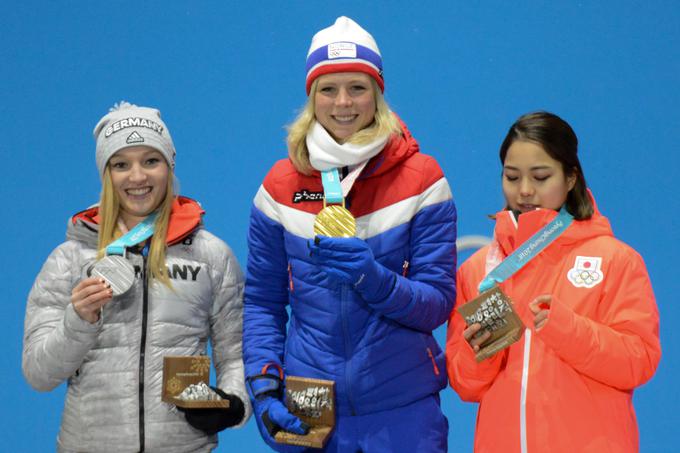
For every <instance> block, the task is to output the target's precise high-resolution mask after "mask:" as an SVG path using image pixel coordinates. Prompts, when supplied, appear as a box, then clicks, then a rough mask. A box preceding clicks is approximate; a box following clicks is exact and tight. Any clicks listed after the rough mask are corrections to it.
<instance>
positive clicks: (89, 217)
mask: <svg viewBox="0 0 680 453" xmlns="http://www.w3.org/2000/svg"><path fill="white" fill-rule="evenodd" d="M204 213H205V211H204V210H203V208H202V207H201V205H200V204H199V203H198V202H197V201H195V200H192V199H191V198H187V197H183V196H177V197H176V198H175V200H174V201H173V203H172V211H171V213H170V222H169V224H168V234H167V236H166V243H167V244H168V245H173V244H176V243H178V242H180V241H182V240H183V239H184V238H186V237H187V236H188V235H189V234H191V233H192V232H193V231H194V230H195V229H196V228H198V227H199V226H200V225H201V223H202V216H203V214H204ZM99 221H100V218H99V206H92V207H90V208H87V209H85V210H84V211H80V212H78V213H77V214H75V215H74V216H72V217H71V218H70V219H69V222H68V226H67V229H66V239H69V240H76V241H81V242H85V243H87V244H88V245H92V246H93V247H95V246H96V245H97V236H98V234H99Z"/></svg>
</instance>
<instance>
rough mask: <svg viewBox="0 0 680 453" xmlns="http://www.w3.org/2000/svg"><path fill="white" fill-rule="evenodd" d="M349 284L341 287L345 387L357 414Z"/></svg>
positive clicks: (350, 406) (352, 411)
mask: <svg viewBox="0 0 680 453" xmlns="http://www.w3.org/2000/svg"><path fill="white" fill-rule="evenodd" d="M348 293H349V285H342V286H341V288H340V316H341V318H342V333H343V339H344V343H345V387H346V389H347V401H348V402H349V408H350V411H351V414H352V415H356V411H355V410H354V402H353V401H352V391H351V388H352V382H351V374H352V351H351V349H352V343H351V340H350V334H349V320H348V319H347V318H348V316H347V310H348V306H347V305H348V304H349V301H348V300H347V299H348Z"/></svg>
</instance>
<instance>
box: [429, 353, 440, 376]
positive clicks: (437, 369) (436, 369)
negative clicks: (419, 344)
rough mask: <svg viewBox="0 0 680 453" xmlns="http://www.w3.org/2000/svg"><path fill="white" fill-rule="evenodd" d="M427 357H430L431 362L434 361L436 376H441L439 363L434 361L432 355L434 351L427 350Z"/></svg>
mask: <svg viewBox="0 0 680 453" xmlns="http://www.w3.org/2000/svg"><path fill="white" fill-rule="evenodd" d="M427 355H428V356H430V360H432V367H433V368H434V374H435V375H437V376H439V367H438V366H437V362H435V360H434V354H432V349H430V348H427Z"/></svg>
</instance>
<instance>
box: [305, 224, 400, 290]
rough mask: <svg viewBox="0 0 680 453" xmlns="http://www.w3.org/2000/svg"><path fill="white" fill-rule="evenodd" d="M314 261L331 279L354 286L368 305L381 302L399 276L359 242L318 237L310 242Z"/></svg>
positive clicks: (356, 239)
mask: <svg viewBox="0 0 680 453" xmlns="http://www.w3.org/2000/svg"><path fill="white" fill-rule="evenodd" d="M309 249H310V256H311V258H312V261H314V263H315V264H316V265H317V266H318V267H319V268H320V269H322V270H323V271H324V272H325V273H326V274H327V275H328V276H329V277H330V278H331V279H333V280H335V281H337V282H339V283H346V284H350V285H353V286H354V289H356V290H357V291H358V292H359V294H360V295H361V297H363V299H364V300H365V301H366V302H379V301H382V300H384V299H385V298H387V296H389V295H390V293H391V292H392V290H393V289H394V285H395V284H396V281H397V275H396V274H395V273H394V272H391V271H390V270H388V269H386V268H385V267H383V266H382V265H381V264H380V263H378V262H377V261H376V260H375V258H374V257H373V252H372V251H371V248H370V247H369V246H368V244H367V243H366V241H363V240H361V239H359V238H331V237H327V236H316V237H315V238H314V241H313V242H311V241H310V242H309Z"/></svg>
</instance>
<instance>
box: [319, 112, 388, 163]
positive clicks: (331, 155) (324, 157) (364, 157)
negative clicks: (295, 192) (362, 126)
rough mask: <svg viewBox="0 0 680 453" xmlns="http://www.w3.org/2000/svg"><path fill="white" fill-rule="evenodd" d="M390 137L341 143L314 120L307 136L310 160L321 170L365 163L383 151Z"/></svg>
mask: <svg viewBox="0 0 680 453" xmlns="http://www.w3.org/2000/svg"><path fill="white" fill-rule="evenodd" d="M388 139H389V135H386V136H384V137H378V138H377V139H376V140H374V141H373V142H371V143H368V144H366V145H353V144H352V143H343V144H340V143H338V142H336V141H335V140H334V139H333V137H331V135H330V134H329V133H328V131H326V129H324V127H323V126H322V125H321V124H319V122H318V121H314V124H313V125H312V127H311V128H310V130H309V132H307V138H306V142H307V150H309V162H310V163H311V164H312V167H314V168H315V169H316V170H319V171H325V170H330V169H332V168H342V167H353V166H356V165H359V164H365V163H366V162H368V160H369V159H370V158H371V157H373V156H375V155H377V154H378V153H379V152H380V151H382V149H383V148H384V147H385V144H386V143H387V140H388Z"/></svg>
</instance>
